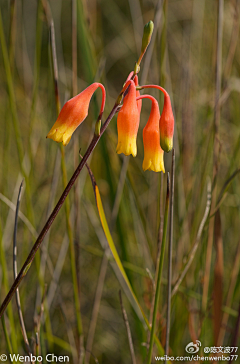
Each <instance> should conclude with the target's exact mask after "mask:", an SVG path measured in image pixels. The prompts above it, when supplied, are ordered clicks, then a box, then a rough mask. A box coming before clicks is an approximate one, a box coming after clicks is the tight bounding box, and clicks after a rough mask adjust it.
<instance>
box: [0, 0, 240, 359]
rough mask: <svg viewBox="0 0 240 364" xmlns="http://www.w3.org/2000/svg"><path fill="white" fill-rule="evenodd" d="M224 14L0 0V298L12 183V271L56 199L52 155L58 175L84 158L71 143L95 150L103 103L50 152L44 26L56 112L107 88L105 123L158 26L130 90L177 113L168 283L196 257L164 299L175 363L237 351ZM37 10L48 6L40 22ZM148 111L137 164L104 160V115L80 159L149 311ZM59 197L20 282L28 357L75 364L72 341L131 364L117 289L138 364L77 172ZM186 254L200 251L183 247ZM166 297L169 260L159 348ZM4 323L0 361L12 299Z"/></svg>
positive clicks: (142, 332)
mask: <svg viewBox="0 0 240 364" xmlns="http://www.w3.org/2000/svg"><path fill="white" fill-rule="evenodd" d="M222 4H223V1H221V0H220V1H219V2H218V1H205V0H168V1H166V0H162V1H161V0H159V1H153V0H121V1H114V0H99V1H96V0H89V1H84V0H82V1H81V0H75V1H74V0H73V1H70V0H65V1H62V0H51V1H49V7H48V3H47V2H46V1H41V0H25V1H15V0H11V1H8V0H1V2H0V10H1V17H2V24H1V26H0V33H1V34H0V37H1V51H0V95H1V97H0V115H1V118H0V130H1V133H0V170H1V173H0V211H1V215H0V241H1V269H0V287H1V301H3V299H4V297H5V295H6V294H7V292H8V289H9V287H10V285H11V283H12V282H13V272H12V264H13V263H12V262H13V257H12V244H13V243H12V242H13V231H14V219H15V213H14V209H15V205H16V202H17V195H18V190H19V186H20V183H21V181H22V179H23V177H25V182H24V192H23V195H22V199H21V205H20V213H19V221H18V231H17V245H18V256H17V261H18V270H19V269H20V267H21V265H22V264H23V262H24V260H25V259H26V256H27V255H28V252H29V251H30V249H31V247H32V245H33V243H34V241H35V239H36V236H37V232H39V231H40V230H41V228H42V227H43V225H44V223H45V221H46V219H47V216H48V215H49V213H50V211H51V209H52V208H53V206H54V203H55V202H56V201H57V199H58V197H59V196H60V194H61V191H62V190H63V184H64V181H63V178H62V170H64V168H63V167H62V168H61V160H62V166H63V165H64V163H63V160H64V159H65V162H66V163H65V165H66V173H67V180H69V178H70V177H71V175H72V173H73V171H74V169H75V167H76V166H77V164H78V162H79V159H80V157H79V154H78V151H79V149H80V148H81V153H82V154H83V153H84V151H85V150H86V148H87V146H88V144H89V142H90V140H91V136H92V132H93V128H94V123H95V120H96V117H97V115H98V112H99V107H100V101H101V93H100V91H97V93H96V96H94V97H93V100H92V102H91V105H90V111H89V116H88V118H87V120H86V121H85V122H84V123H83V124H82V125H81V127H79V128H78V129H77V131H76V132H75V134H74V137H73V138H72V140H71V142H70V143H69V145H68V146H67V147H66V148H64V151H65V157H64V156H63V154H64V153H63V149H61V148H60V146H59V145H58V144H57V143H55V142H53V141H52V140H48V139H46V138H45V136H46V135H47V133H48V131H49V130H50V128H51V127H52V125H53V123H54V122H55V120H56V118H57V111H56V100H55V93H54V77H53V67H52V60H51V42H50V36H49V26H50V24H51V21H52V20H53V22H54V28H55V41H56V55H57V66H58V87H59V95H60V102H61V104H62V105H63V104H64V102H65V101H66V100H67V99H69V98H70V97H72V96H73V95H75V94H77V93H79V92H80V91H82V90H83V89H84V88H85V87H87V86H88V85H89V84H90V83H92V82H93V81H97V82H102V83H103V84H104V86H105V88H106V91H107V103H106V108H105V112H104V118H103V119H105V118H106V116H107V115H108V112H109V111H110V110H111V108H112V106H113V104H114V102H115V99H116V97H117V96H118V94H119V92H120V90H121V88H122V85H123V83H124V81H125V79H126V77H127V76H128V74H129V73H130V71H132V70H133V67H134V64H135V62H136V60H137V59H138V56H139V54H140V49H141V40H142V32H143V26H144V24H145V23H147V22H148V21H149V20H153V21H154V23H155V30H154V34H153V37H152V42H151V44H150V46H149V49H148V51H147V53H146V55H145V57H144V59H143V62H142V65H141V71H140V74H139V80H140V84H146V83H155V84H160V85H162V86H163V87H165V88H166V90H167V91H168V92H169V94H170V96H171V99H172V105H173V110H174V114H175V136H174V146H175V154H176V167H175V200H174V225H173V277H172V287H173V289H174V287H175V284H176V282H177V279H178V277H179V275H180V274H181V272H183V269H184V267H185V266H186V264H188V262H189V259H192V258H193V261H192V264H191V265H190V266H189V267H188V269H187V272H186V275H185V277H184V279H183V281H182V283H181V284H180V286H179V287H178V290H177V292H176V293H175V294H174V296H173V298H172V305H171V331H170V354H171V355H175V356H177V355H186V351H185V346H186V345H187V344H188V343H189V342H192V341H193V342H194V341H195V340H196V339H198V340H200V341H201V343H202V346H201V350H200V352H201V353H203V348H204V347H205V346H208V347H210V346H214V345H215V346H220V345H223V346H236V345H237V342H238V343H239V336H238V335H239V334H238V331H237V330H238V326H239V299H240V277H239V262H240V236H239V219H240V186H239V174H238V172H239V158H240V128H239V120H240V102H239V92H240V78H239V76H240V62H239V60H240V47H239V42H238V36H239V11H240V2H239V0H232V1H225V2H224V7H223V13H222V15H223V16H222V17H221V12H219V7H220V9H221V6H222ZM43 6H45V7H46V8H47V9H48V11H49V9H50V10H51V12H50V11H49V13H48V17H46V12H45V11H44V8H43ZM219 14H220V16H219ZM221 32H222V33H221ZM221 34H222V38H221ZM217 35H220V39H219V43H217V39H218V38H217ZM219 47H220V48H219ZM221 50H222V51H221ZM216 65H218V66H217V70H218V72H217V76H216ZM216 79H217V81H218V82H216ZM219 80H220V82H219ZM216 90H217V93H216ZM218 92H219V96H220V97H218ZM152 95H153V96H155V97H156V98H157V99H158V100H159V102H160V105H161V108H162V105H163V99H162V95H160V93H159V92H157V91H156V90H154V91H153V92H152ZM216 95H217V97H216ZM150 106H151V105H150V102H147V101H144V102H143V109H142V114H141V124H140V130H139V135H138V155H137V157H136V158H132V157H125V156H122V155H120V156H119V155H117V154H116V153H115V149H116V145H117V129H116V120H117V118H116V116H115V117H114V119H113V120H112V122H111V124H110V126H109V127H108V129H107V131H106V133H105V134H104V135H103V137H102V138H101V140H100V142H99V144H98V145H97V147H96V149H95V150H94V152H93V155H92V157H91V161H90V167H91V169H92V171H93V173H94V176H95V178H96V181H97V184H98V187H99V190H100V193H101V197H102V201H103V205H104V209H105V213H106V217H107V220H108V223H109V226H110V230H111V232H112V237H113V240H114V242H115V244H116V247H117V250H118V252H119V255H120V258H121V261H122V263H123V266H124V268H125V270H126V273H127V275H128V278H129V280H130V282H131V285H132V287H133V290H134V292H135V294H136V296H137V297H138V300H139V302H140V304H141V306H142V308H143V310H144V312H145V314H146V315H147V317H149V316H150V311H151V307H152V299H153V291H154V284H153V283H154V276H155V270H156V262H157V252H158V246H159V244H158V234H159V226H161V223H162V210H163V205H164V202H163V201H164V200H165V197H164V198H163V196H165V186H166V175H164V176H163V175H162V176H161V174H160V173H159V174H158V173H154V172H149V171H147V172H143V171H142V168H141V165H142V161H143V144H142V129H143V127H144V125H145V123H146V121H147V119H148V115H149V112H150ZM60 151H61V152H60ZM165 168H166V171H170V169H171V153H169V154H168V155H165ZM161 181H162V182H161ZM207 188H208V189H210V191H212V193H211V197H212V206H211V212H210V213H209V214H208V218H207V220H206V221H205V223H204V225H202V227H203V230H202V234H201V237H199V236H197V233H198V230H199V227H200V224H201V222H202V221H203V216H204V212H205V211H206V205H207V203H209V201H210V197H209V196H208V197H207ZM161 196H162V197H161ZM69 201H70V204H69V207H70V211H68V209H64V208H63V209H62V210H61V211H60V213H59V215H58V216H57V218H56V220H55V222H54V224H53V226H52V228H51V231H50V233H49V234H48V235H47V237H46V238H45V240H44V242H43V245H42V248H41V251H40V252H38V253H37V256H36V259H35V261H34V263H33V265H32V267H31V269H30V270H29V272H28V274H27V276H26V277H25V279H24V280H23V282H22V284H21V285H20V297H21V307H22V313H23V318H24V322H25V326H26V331H27V336H28V339H29V344H30V347H31V350H32V351H33V352H37V353H42V355H44V353H47V352H51V353H54V354H55V355H69V356H70V361H71V362H72V363H74V364H75V363H77V362H78V360H77V354H76V353H77V352H78V349H79V345H80V346H82V347H84V348H85V349H86V348H87V350H89V351H91V353H92V354H93V355H90V354H89V352H86V358H85V359H84V360H85V362H86V363H87V362H91V363H94V360H96V358H97V360H98V362H99V363H105V364H106V363H130V362H131V360H132V359H131V356H130V350H129V345H128V337H127V331H126V328H125V325H124V321H123V318H122V311H121V305H120V301H119V294H118V292H119V290H120V289H121V291H122V298H123V304H124V307H125V309H126V312H127V315H128V319H129V324H130V328H131V333H132V338H133V345H134V349H135V355H136V362H137V363H143V362H144V360H145V358H146V355H147V348H146V343H147V342H148V339H149V338H148V333H147V330H146V328H145V326H144V325H143V324H142V322H141V321H140V319H139V317H138V316H137V314H136V312H135V310H134V308H133V306H132V305H131V303H130V301H129V299H128V296H127V295H126V294H125V293H124V292H125V290H124V287H123V286H122V283H121V280H119V276H118V275H116V274H115V272H116V266H115V265H114V262H113V259H112V258H110V259H109V260H108V259H107V258H106V256H107V255H106V254H104V252H106V251H107V241H106V239H105V236H104V233H103V230H102V227H101V224H100V220H99V217H98V212H97V209H96V203H95V199H94V193H93V190H92V184H91V181H90V179H89V177H88V175H87V170H83V171H82V173H81V174H80V177H79V179H78V182H77V184H76V188H74V190H73V191H71V193H70V195H69ZM212 215H213V217H211V218H210V216H212ZM66 216H67V220H66ZM160 218H161V219H160ZM66 221H67V222H66ZM69 221H70V229H69V226H68V228H67V225H68V223H69ZM69 231H70V232H72V237H71V233H69ZM69 234H70V235H69ZM199 238H200V239H199ZM69 239H70V240H71V239H73V244H74V247H75V258H76V272H77V278H78V279H77V284H78V288H79V291H80V304H81V317H80V319H81V321H82V332H79V325H77V319H76V317H78V319H79V314H77V313H76V297H75V299H74V286H73V283H72V273H71V267H72V262H73V258H74V255H73V252H72V250H71V249H70V250H69ZM70 243H71V241H70ZM70 246H72V245H71V244H70ZM193 247H196V248H197V249H196V250H195V251H193V250H191V249H192V248H193ZM69 251H71V252H72V253H71V254H70V253H69ZM191 252H192V254H191ZM166 253H167V251H166ZM45 284H46V288H44V287H45ZM166 287H167V254H166V257H165V261H164V269H163V279H162V288H161V295H160V306H159V312H158V316H157V335H158V337H159V339H160V341H161V343H162V345H163V346H164V345H165V340H166V307H167V298H166V297H167V288H166ZM75 288H76V287H75ZM44 292H45V293H44ZM41 302H43V304H42V306H41ZM5 324H6V329H5V334H4V330H2V327H1V333H0V336H1V340H0V352H1V353H8V351H9V350H10V348H11V346H12V350H13V352H15V353H20V354H23V355H26V353H27V351H26V348H25V345H24V340H23V336H22V333H21V327H20V323H19V318H18V311H17V307H16V303H15V299H13V300H12V303H11V304H10V305H9V308H8V309H7V311H6V314H5ZM80 331H81V330H80ZM79 334H81V335H80V336H81V339H80V340H79ZM6 335H7V336H8V338H9V341H10V345H9V342H7V340H6ZM37 338H39V340H37ZM79 341H80V344H79ZM156 352H157V351H156V348H155V353H156ZM24 353H25V354H24ZM238 354H239V353H238ZM94 357H95V359H94ZM82 359H83V358H82Z"/></svg>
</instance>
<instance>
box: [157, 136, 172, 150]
mask: <svg viewBox="0 0 240 364" xmlns="http://www.w3.org/2000/svg"><path fill="white" fill-rule="evenodd" d="M160 145H161V148H162V149H163V150H164V152H166V153H168V152H170V151H171V150H172V148H173V138H168V137H164V136H162V135H161V134H160Z"/></svg>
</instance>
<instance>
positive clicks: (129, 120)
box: [116, 80, 140, 157]
mask: <svg viewBox="0 0 240 364" xmlns="http://www.w3.org/2000/svg"><path fill="white" fill-rule="evenodd" d="M128 86H129V89H128V93H127V95H126V96H125V97H124V100H123V106H122V108H121V110H120V111H119V113H118V118H117V129H118V144H117V149H116V150H117V153H118V154H120V153H124V154H125V155H130V154H132V155H133V156H134V157H135V156H136V155H137V143H136V139H137V132H138V127H139V120H140V113H139V110H138V105H137V101H136V86H135V83H134V81H132V80H130V81H127V83H126V84H125V86H124V89H126V88H127V87H128Z"/></svg>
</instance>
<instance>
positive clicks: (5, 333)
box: [1, 315, 13, 354]
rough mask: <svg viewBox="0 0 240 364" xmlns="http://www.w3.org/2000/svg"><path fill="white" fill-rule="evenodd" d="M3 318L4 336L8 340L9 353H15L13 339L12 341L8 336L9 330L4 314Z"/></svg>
mask: <svg viewBox="0 0 240 364" xmlns="http://www.w3.org/2000/svg"><path fill="white" fill-rule="evenodd" d="M1 320H2V327H3V332H4V336H5V339H6V342H7V348H8V351H9V353H10V354H12V353H13V351H12V345H11V341H10V339H9V337H8V332H7V328H6V323H5V318H4V315H3V316H2V318H1Z"/></svg>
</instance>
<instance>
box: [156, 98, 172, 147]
mask: <svg viewBox="0 0 240 364" xmlns="http://www.w3.org/2000/svg"><path fill="white" fill-rule="evenodd" d="M159 127H160V144H161V147H162V149H163V150H164V151H165V152H167V153H168V152H170V151H171V150H172V148H173V133H174V116H173V112H172V105H171V100H170V96H169V95H168V93H167V92H166V91H165V93H164V105H163V111H162V115H161V117H160V120H159Z"/></svg>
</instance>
